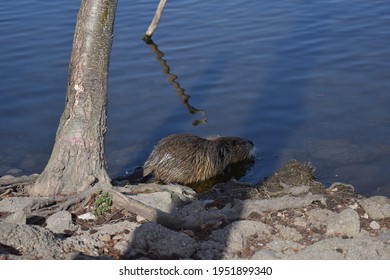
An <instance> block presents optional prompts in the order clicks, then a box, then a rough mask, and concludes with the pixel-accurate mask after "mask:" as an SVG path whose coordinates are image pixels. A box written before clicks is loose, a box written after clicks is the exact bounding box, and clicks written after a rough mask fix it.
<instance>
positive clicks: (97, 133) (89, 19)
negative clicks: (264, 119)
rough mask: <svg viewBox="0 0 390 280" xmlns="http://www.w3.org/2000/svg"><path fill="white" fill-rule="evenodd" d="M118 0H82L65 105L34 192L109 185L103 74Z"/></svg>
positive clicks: (62, 192)
mask: <svg viewBox="0 0 390 280" xmlns="http://www.w3.org/2000/svg"><path fill="white" fill-rule="evenodd" d="M116 6H117V0H82V2H81V6H80V10H79V14H78V17H77V24H76V30H75V35H74V39H73V48H72V55H71V59H70V64H69V76H68V87H67V95H66V106H65V110H64V112H63V114H62V116H61V120H60V124H59V127H58V130H57V135H56V140H55V144H54V148H53V151H52V154H51V157H50V160H49V162H48V164H47V166H46V168H45V169H44V171H43V172H42V174H41V175H40V176H39V178H38V180H37V182H36V183H35V185H34V186H33V187H32V188H31V189H30V195H33V196H52V195H69V194H75V193H78V192H81V191H83V190H85V189H87V188H89V187H91V186H93V185H94V184H96V183H98V182H99V183H110V179H109V177H108V175H107V172H106V168H105V158H104V134H105V131H106V105H107V76H108V64H109V57H110V52H111V46H112V37H113V26H114V19H115V12H116Z"/></svg>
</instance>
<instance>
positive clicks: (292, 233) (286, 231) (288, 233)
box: [275, 225, 303, 241]
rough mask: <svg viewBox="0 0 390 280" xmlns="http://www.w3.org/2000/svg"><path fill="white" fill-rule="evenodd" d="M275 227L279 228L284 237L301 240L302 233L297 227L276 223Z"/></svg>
mask: <svg viewBox="0 0 390 280" xmlns="http://www.w3.org/2000/svg"><path fill="white" fill-rule="evenodd" d="M275 228H276V229H277V230H279V234H280V236H281V237H282V238H283V239H286V240H292V241H299V240H301V239H302V238H303V237H302V234H300V233H299V232H298V231H297V230H296V229H294V228H291V227H285V226H283V225H275Z"/></svg>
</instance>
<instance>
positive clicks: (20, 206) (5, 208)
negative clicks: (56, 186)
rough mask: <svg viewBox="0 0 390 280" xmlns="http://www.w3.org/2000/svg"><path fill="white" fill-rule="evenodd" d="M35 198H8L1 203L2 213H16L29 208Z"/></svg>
mask: <svg viewBox="0 0 390 280" xmlns="http://www.w3.org/2000/svg"><path fill="white" fill-rule="evenodd" d="M34 200H35V198H32V197H7V198H3V199H2V200H1V201H0V212H16V211H19V210H24V209H25V208H26V207H27V208H28V207H29V206H30V205H31V204H32V203H33V202H34Z"/></svg>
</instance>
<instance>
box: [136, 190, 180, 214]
mask: <svg viewBox="0 0 390 280" xmlns="http://www.w3.org/2000/svg"><path fill="white" fill-rule="evenodd" d="M131 198H132V199H135V200H137V201H140V202H142V203H144V204H146V205H148V206H151V207H155V208H157V209H159V210H161V211H164V212H167V213H171V212H172V211H173V209H174V208H175V206H176V205H175V203H174V202H173V200H172V198H171V194H170V193H168V192H155V193H148V194H138V195H132V196H131Z"/></svg>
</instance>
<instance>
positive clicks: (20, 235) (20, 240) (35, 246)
mask: <svg viewBox="0 0 390 280" xmlns="http://www.w3.org/2000/svg"><path fill="white" fill-rule="evenodd" d="M0 243H1V244H4V245H7V246H10V247H13V248H15V250H17V251H19V252H21V253H22V254H25V255H32V256H36V257H43V258H61V255H62V254H63V253H64V251H63V250H62V248H61V246H60V242H59V240H57V239H56V238H55V236H54V234H53V233H52V232H51V231H49V230H47V229H44V228H42V227H39V226H34V225H19V224H11V223H6V222H0Z"/></svg>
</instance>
